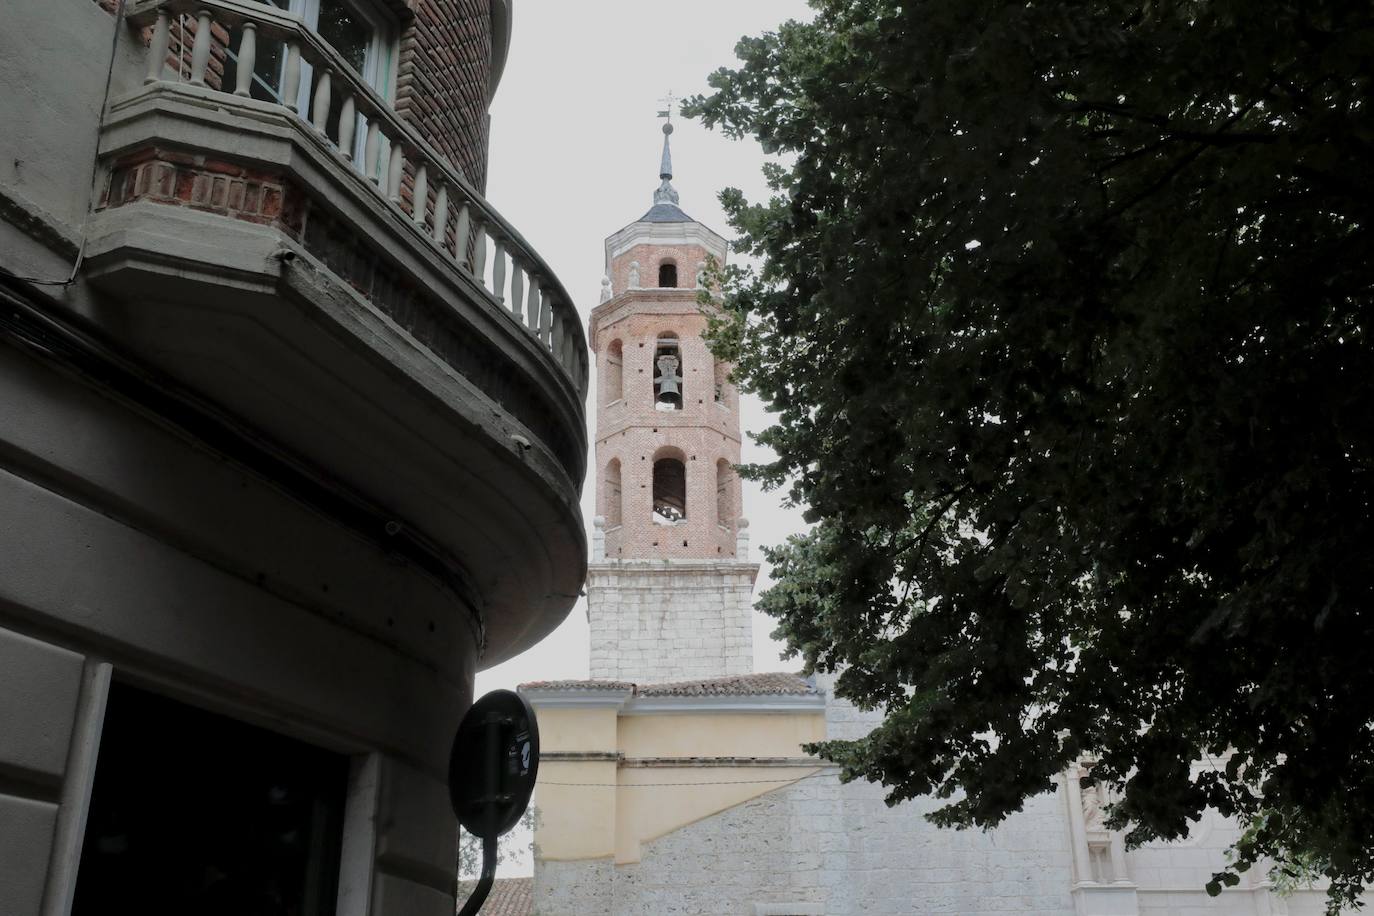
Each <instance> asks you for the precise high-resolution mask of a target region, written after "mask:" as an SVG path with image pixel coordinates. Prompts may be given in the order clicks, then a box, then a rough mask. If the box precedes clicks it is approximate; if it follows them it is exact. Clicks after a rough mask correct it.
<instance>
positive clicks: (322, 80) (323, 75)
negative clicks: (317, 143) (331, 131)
mask: <svg viewBox="0 0 1374 916" xmlns="http://www.w3.org/2000/svg"><path fill="white" fill-rule="evenodd" d="M333 83H334V80H333V78H332V77H331V76H330V73H329V70H328V68H326V67H320V68H319V70H318V71H317V75H316V77H315V100H314V102H312V103H311V105H310V123H311V124H313V125H314V126H315V129H316V130H317V131H319V132H320V133H324V132H325V127H326V122H327V121H328V120H329V100H330V99H329V97H330V94H331V92H332V90H333Z"/></svg>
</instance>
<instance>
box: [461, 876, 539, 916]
mask: <svg viewBox="0 0 1374 916" xmlns="http://www.w3.org/2000/svg"><path fill="white" fill-rule="evenodd" d="M476 884H477V882H476V881H463V882H460V883H459V885H458V905H459V906H462V905H463V902H464V901H465V900H467V899H468V897H467V895H468V894H470V893H472V889H473V887H475V886H476ZM533 910H534V879H533V878H497V879H496V880H495V881H494V882H492V885H491V893H490V894H488V895H487V902H486V903H484V904H482V916H530V913H531V912H533Z"/></svg>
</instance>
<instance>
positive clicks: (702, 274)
mask: <svg viewBox="0 0 1374 916" xmlns="http://www.w3.org/2000/svg"><path fill="white" fill-rule="evenodd" d="M705 286H706V262H705V261H697V289H704V288H705Z"/></svg>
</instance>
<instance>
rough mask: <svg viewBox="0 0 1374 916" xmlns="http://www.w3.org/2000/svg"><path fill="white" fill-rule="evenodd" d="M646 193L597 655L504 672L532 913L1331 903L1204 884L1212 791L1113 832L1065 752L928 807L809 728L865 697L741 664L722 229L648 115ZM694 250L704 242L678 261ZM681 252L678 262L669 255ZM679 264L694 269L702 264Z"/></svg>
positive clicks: (849, 712) (623, 331) (866, 720)
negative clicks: (649, 177) (522, 741)
mask: <svg viewBox="0 0 1374 916" xmlns="http://www.w3.org/2000/svg"><path fill="white" fill-rule="evenodd" d="M660 173H661V174H660V177H661V179H662V182H663V183H662V185H661V186H660V188H659V190H658V191H657V192H656V193H655V196H654V205H653V207H652V208H651V209H650V210H649V211H648V212H647V213H646V214H645V215H644V216H643V217H641V218H640V219H639V220H637V221H635V222H634V223H631V224H630V225H629V226H627V227H625V228H624V229H622V230H620V231H619V232H617V233H615V234H614V235H612V236H610V237H609V238H608V239H607V240H606V266H607V278H608V279H607V281H606V283H605V286H606V289H604V290H603V301H602V303H601V305H600V306H598V308H597V309H596V310H595V311H594V312H593V314H592V319H591V340H592V346H593V349H594V351H595V353H596V362H597V389H598V390H597V395H596V398H597V399H596V405H597V419H596V458H595V470H594V473H595V475H596V478H595V479H596V486H597V502H596V505H597V513H598V515H597V518H596V519H595V520H594V533H593V545H592V562H591V564H590V566H589V567H588V580H587V613H588V618H589V621H590V624H591V647H590V651H591V658H590V662H591V664H590V672H591V675H592V677H591V679H589V680H585V681H557V682H537V683H531V684H526V685H524V686H523V687H522V688H521V690H522V692H523V693H524V694H525V696H527V697H528V698H529V699H530V700H531V702H532V703H533V704H534V705H535V707H536V709H537V710H538V712H539V716H540V720H541V729H542V734H543V750H544V753H543V760H544V762H543V764H542V766H541V769H540V773H539V777H540V781H539V785H538V787H537V790H536V795H535V805H536V809H537V811H538V818H537V824H538V826H537V828H536V831H535V869H534V886H533V893H532V911H533V912H534V913H536V914H539V916H593V914H596V916H602V914H609V916H662V914H676V916H820V914H825V916H850V914H860V913H863V914H888V916H898V914H928V913H956V914H962V916H992V914H1002V913H1024V914H1037V916H1135V914H1160V916H1163V914H1170V916H1200V914H1204V913H1207V914H1219V916H1220V914H1225V916H1242V914H1244V916H1269V914H1291V916H1298V914H1317V913H1321V912H1322V911H1323V903H1324V900H1323V895H1322V894H1321V892H1319V891H1301V892H1299V893H1297V894H1295V895H1293V896H1291V897H1287V898H1284V897H1280V896H1278V895H1276V894H1274V893H1273V892H1272V890H1271V889H1270V887H1269V886H1268V884H1267V882H1266V879H1265V876H1264V874H1262V873H1259V872H1252V873H1250V874H1247V875H1246V876H1244V880H1243V881H1242V883H1241V884H1240V885H1239V886H1237V887H1235V888H1228V889H1226V890H1225V891H1224V892H1223V893H1222V894H1221V895H1220V896H1219V897H1216V898H1212V897H1209V896H1207V894H1206V892H1205V890H1204V887H1205V885H1206V884H1207V882H1208V881H1209V880H1210V879H1211V877H1212V875H1213V873H1215V872H1216V871H1219V870H1220V869H1221V868H1223V867H1224V865H1225V861H1226V859H1225V855H1226V850H1227V849H1228V848H1229V847H1230V846H1231V845H1232V844H1233V843H1234V842H1235V840H1236V839H1237V838H1238V831H1237V829H1236V826H1235V824H1234V823H1231V822H1229V821H1227V820H1225V819H1223V818H1221V817H1219V816H1216V815H1214V814H1209V815H1208V816H1207V817H1205V818H1204V819H1203V820H1202V821H1201V822H1200V823H1199V824H1197V825H1196V828H1195V829H1194V831H1193V833H1192V835H1191V836H1190V837H1189V838H1188V839H1187V840H1186V841H1184V842H1180V843H1172V844H1152V845H1149V846H1146V847H1143V848H1140V849H1134V850H1127V849H1126V847H1125V844H1124V841H1123V837H1122V835H1121V833H1120V832H1116V831H1110V830H1107V829H1106V827H1105V825H1104V822H1103V812H1104V809H1105V807H1106V805H1107V804H1108V802H1109V799H1108V798H1107V797H1105V796H1104V795H1102V794H1100V793H1099V792H1098V791H1097V790H1095V789H1090V788H1084V786H1083V783H1082V778H1081V777H1082V776H1083V775H1084V772H1085V768H1086V767H1087V766H1088V765H1089V762H1088V761H1084V764H1083V766H1080V767H1077V768H1075V769H1073V770H1072V771H1070V772H1066V773H1064V774H1062V776H1061V777H1060V779H1059V780H1058V781H1057V783H1056V787H1055V790H1054V791H1053V792H1052V793H1048V794H1045V795H1042V796H1039V797H1037V798H1033V799H1031V800H1029V801H1028V802H1027V803H1026V805H1025V807H1024V808H1023V810H1021V811H1020V812H1018V813H1017V814H1015V815H1013V816H1012V817H1009V818H1008V819H1007V820H1006V821H1005V822H1004V823H1003V824H1002V825H1000V826H999V827H998V828H997V829H995V830H991V831H987V832H980V831H953V830H945V829H939V828H936V827H934V826H932V825H931V824H930V823H929V822H927V821H926V820H925V819H924V818H923V817H922V815H923V814H925V813H927V812H929V811H930V810H932V809H933V808H934V807H935V802H933V801H931V800H921V801H918V802H911V803H904V804H901V805H897V806H895V807H888V806H887V804H886V803H885V802H884V800H883V796H884V794H885V793H884V790H883V789H882V787H880V786H876V785H873V784H871V783H867V782H855V783H850V784H847V785H843V784H841V783H840V781H839V778H838V772H837V769H836V768H835V767H833V766H830V765H829V764H828V763H827V761H824V760H821V759H817V758H815V757H812V756H810V755H808V754H807V753H806V751H805V750H804V747H803V745H806V744H808V743H810V742H815V741H819V740H822V739H825V738H840V739H854V738H861V737H862V736H863V735H865V734H866V733H867V732H868V731H869V730H871V729H872V728H874V727H875V726H877V724H878V723H879V722H880V717H879V714H878V713H876V712H866V711H863V710H859V709H856V708H855V707H854V706H852V705H851V704H849V703H848V702H846V701H844V700H843V699H841V698H839V697H836V696H835V695H834V692H833V689H832V688H833V680H832V679H831V678H828V677H815V678H802V677H799V676H797V675H794V674H769V673H762V674H756V673H753V672H752V664H751V659H752V649H751V646H750V645H749V632H750V630H749V626H750V624H749V615H750V606H751V601H752V598H751V593H752V588H753V584H754V578H755V575H756V574H757V567H756V566H754V565H753V564H751V563H749V558H748V539H747V533H748V529H747V526H746V525H745V523H744V521H743V518H742V514H741V513H742V506H741V504H740V491H739V486H738V481H737V479H736V478H735V477H734V475H733V473H732V465H733V464H734V463H735V462H737V461H738V458H739V441H740V426H739V415H738V395H737V393H736V392H735V391H734V389H733V387H732V386H731V385H730V383H729V378H728V375H729V368H730V367H729V366H728V365H721V364H719V363H717V362H715V361H714V360H713V359H712V358H711V356H710V354H709V352H708V351H707V350H706V347H705V345H704V343H703V342H702V341H701V340H700V334H701V331H702V330H703V328H704V326H705V317H704V315H703V314H702V313H701V311H700V309H701V306H700V305H698V304H696V299H697V294H698V293H699V292H700V290H699V289H694V288H693V287H696V286H698V285H699V282H700V281H699V280H698V279H697V278H698V277H699V276H700V271H701V269H702V268H701V265H703V264H704V263H706V262H708V259H709V258H712V257H714V258H716V259H717V260H720V261H723V260H724V257H725V245H724V243H723V242H722V241H721V240H720V238H719V236H717V235H716V234H715V233H714V232H711V231H710V230H709V229H707V228H706V227H704V226H702V225H701V224H699V223H696V222H694V221H692V220H691V219H690V217H688V216H687V215H686V214H685V213H684V212H683V211H682V210H681V209H680V208H679V207H678V197H677V193H676V191H674V190H673V188H672V186H671V183H670V179H671V176H672V168H671V164H670V162H669V159H668V154H667V140H666V138H665V148H664V162H663V165H662V167H661V168H660ZM693 262H695V264H694V263H693ZM684 268H687V269H684ZM693 268H695V269H693Z"/></svg>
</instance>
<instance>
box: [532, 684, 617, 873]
mask: <svg viewBox="0 0 1374 916" xmlns="http://www.w3.org/2000/svg"><path fill="white" fill-rule="evenodd" d="M538 715H539V741H540V752H541V754H543V755H548V754H550V753H559V752H562V753H574V754H605V755H607V756H608V757H610V758H611V759H608V760H559V759H556V758H555V759H548V758H547V756H546V757H545V759H542V760H541V761H540V763H539V780H538V782H537V783H536V784H535V789H534V807H535V810H536V812H537V813H538V818H537V820H536V826H535V830H534V844H535V846H536V847H537V848H538V850H539V855H540V856H541V857H542V858H545V859H554V860H557V859H591V858H605V857H607V856H610V855H612V854H614V852H615V831H616V826H615V822H616V790H615V788H614V786H615V784H616V769H617V767H616V761H615V759H614V755H615V753H616V750H617V748H616V710H615V707H613V706H603V707H598V708H594V709H560V708H557V707H554V708H544V709H540V710H538ZM569 783H571V784H572V785H568V784H569Z"/></svg>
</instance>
